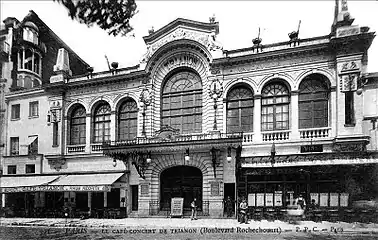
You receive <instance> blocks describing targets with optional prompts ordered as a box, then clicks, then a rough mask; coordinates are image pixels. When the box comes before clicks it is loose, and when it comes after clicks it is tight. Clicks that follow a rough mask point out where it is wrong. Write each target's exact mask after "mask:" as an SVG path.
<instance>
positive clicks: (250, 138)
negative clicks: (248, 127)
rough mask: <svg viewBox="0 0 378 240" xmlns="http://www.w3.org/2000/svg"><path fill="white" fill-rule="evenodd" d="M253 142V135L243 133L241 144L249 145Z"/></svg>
mask: <svg viewBox="0 0 378 240" xmlns="http://www.w3.org/2000/svg"><path fill="white" fill-rule="evenodd" d="M252 141H253V133H243V143H251V142H252Z"/></svg>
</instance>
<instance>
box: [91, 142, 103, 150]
mask: <svg viewBox="0 0 378 240" xmlns="http://www.w3.org/2000/svg"><path fill="white" fill-rule="evenodd" d="M91 152H102V143H92V144H91Z"/></svg>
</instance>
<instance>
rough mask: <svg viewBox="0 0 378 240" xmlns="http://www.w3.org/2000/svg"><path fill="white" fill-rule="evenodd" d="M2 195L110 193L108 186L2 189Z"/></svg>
mask: <svg viewBox="0 0 378 240" xmlns="http://www.w3.org/2000/svg"><path fill="white" fill-rule="evenodd" d="M2 191H3V192H4V193H12V192H110V191H111V187H110V186H108V185H97V186H30V187H13V188H3V189H2Z"/></svg>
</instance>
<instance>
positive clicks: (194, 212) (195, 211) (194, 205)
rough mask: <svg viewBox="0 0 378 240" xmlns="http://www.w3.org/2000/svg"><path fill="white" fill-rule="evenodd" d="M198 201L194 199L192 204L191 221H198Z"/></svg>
mask: <svg viewBox="0 0 378 240" xmlns="http://www.w3.org/2000/svg"><path fill="white" fill-rule="evenodd" d="M196 201H197V199H196V198H194V199H193V201H192V203H191V204H190V207H191V208H192V215H191V216H190V220H193V219H194V220H197V203H196Z"/></svg>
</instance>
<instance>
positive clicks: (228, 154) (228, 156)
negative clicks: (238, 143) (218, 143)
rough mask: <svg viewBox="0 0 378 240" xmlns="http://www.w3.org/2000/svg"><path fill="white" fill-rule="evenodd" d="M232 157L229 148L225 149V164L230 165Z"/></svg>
mask: <svg viewBox="0 0 378 240" xmlns="http://www.w3.org/2000/svg"><path fill="white" fill-rule="evenodd" d="M231 160H232V157H231V147H228V148H227V162H228V163H231Z"/></svg>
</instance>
